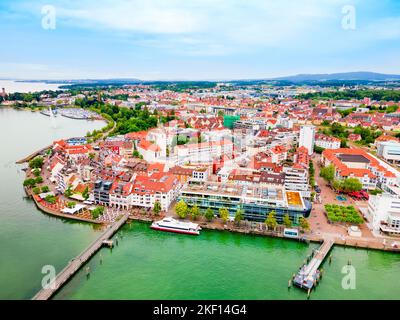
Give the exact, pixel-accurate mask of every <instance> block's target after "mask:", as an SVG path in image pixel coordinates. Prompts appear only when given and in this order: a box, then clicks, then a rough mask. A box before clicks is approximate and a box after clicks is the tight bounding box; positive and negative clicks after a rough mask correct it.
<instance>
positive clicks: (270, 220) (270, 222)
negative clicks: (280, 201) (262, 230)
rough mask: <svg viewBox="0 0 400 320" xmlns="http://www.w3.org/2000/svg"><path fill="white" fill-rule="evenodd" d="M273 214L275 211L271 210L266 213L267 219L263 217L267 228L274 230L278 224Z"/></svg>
mask: <svg viewBox="0 0 400 320" xmlns="http://www.w3.org/2000/svg"><path fill="white" fill-rule="evenodd" d="M275 216H276V213H275V211H271V212H270V213H268V216H267V219H265V224H266V225H267V227H268V229H272V230H275V228H276V226H277V225H278V222H277V221H276V217H275Z"/></svg>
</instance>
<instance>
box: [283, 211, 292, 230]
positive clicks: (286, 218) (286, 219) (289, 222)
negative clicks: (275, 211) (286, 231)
mask: <svg viewBox="0 0 400 320" xmlns="http://www.w3.org/2000/svg"><path fill="white" fill-rule="evenodd" d="M283 225H284V226H285V227H286V228H290V227H291V226H292V220H290V217H289V215H288V214H285V215H284V216H283Z"/></svg>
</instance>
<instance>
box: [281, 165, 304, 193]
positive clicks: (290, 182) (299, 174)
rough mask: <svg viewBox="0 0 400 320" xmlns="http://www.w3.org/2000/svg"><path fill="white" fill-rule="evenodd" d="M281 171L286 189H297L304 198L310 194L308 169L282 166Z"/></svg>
mask: <svg viewBox="0 0 400 320" xmlns="http://www.w3.org/2000/svg"><path fill="white" fill-rule="evenodd" d="M283 172H284V173H285V189H286V190H289V191H299V192H300V193H301V195H302V196H303V197H305V198H309V197H310V196H311V191H310V186H309V183H308V170H306V169H296V168H293V167H284V168H283Z"/></svg>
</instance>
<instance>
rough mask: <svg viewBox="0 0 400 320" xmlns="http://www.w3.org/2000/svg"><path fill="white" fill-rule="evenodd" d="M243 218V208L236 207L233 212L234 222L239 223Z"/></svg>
mask: <svg viewBox="0 0 400 320" xmlns="http://www.w3.org/2000/svg"><path fill="white" fill-rule="evenodd" d="M243 219H244V215H243V210H240V209H238V210H237V211H236V214H235V222H236V224H237V225H240V221H242V220H243Z"/></svg>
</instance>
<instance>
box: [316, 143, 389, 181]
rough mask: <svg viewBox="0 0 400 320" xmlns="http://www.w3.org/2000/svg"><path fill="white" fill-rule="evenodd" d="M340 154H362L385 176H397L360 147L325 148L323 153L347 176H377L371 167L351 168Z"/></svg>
mask: <svg viewBox="0 0 400 320" xmlns="http://www.w3.org/2000/svg"><path fill="white" fill-rule="evenodd" d="M338 154H348V155H361V156H363V157H364V158H366V159H368V160H369V166H371V167H374V168H375V169H376V170H377V171H378V172H381V173H383V174H384V176H385V177H395V175H394V174H393V173H392V172H391V171H389V170H387V169H386V168H384V167H382V166H381V165H380V163H379V161H378V160H376V159H375V158H374V157H372V156H371V155H370V154H369V153H368V152H366V151H364V150H363V149H358V148H354V149H348V148H339V149H334V150H333V149H325V150H324V151H323V152H322V155H323V156H324V157H325V158H326V159H327V160H329V161H330V162H331V163H333V165H334V166H335V167H336V169H337V170H338V172H339V173H340V175H342V176H345V177H347V176H350V175H354V176H356V177H363V176H365V175H368V176H369V177H370V178H374V177H376V176H375V175H374V174H373V173H372V172H371V170H369V169H357V168H349V167H348V166H346V165H345V164H344V163H343V162H342V161H341V160H340V159H339V158H338V157H337V155H338Z"/></svg>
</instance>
